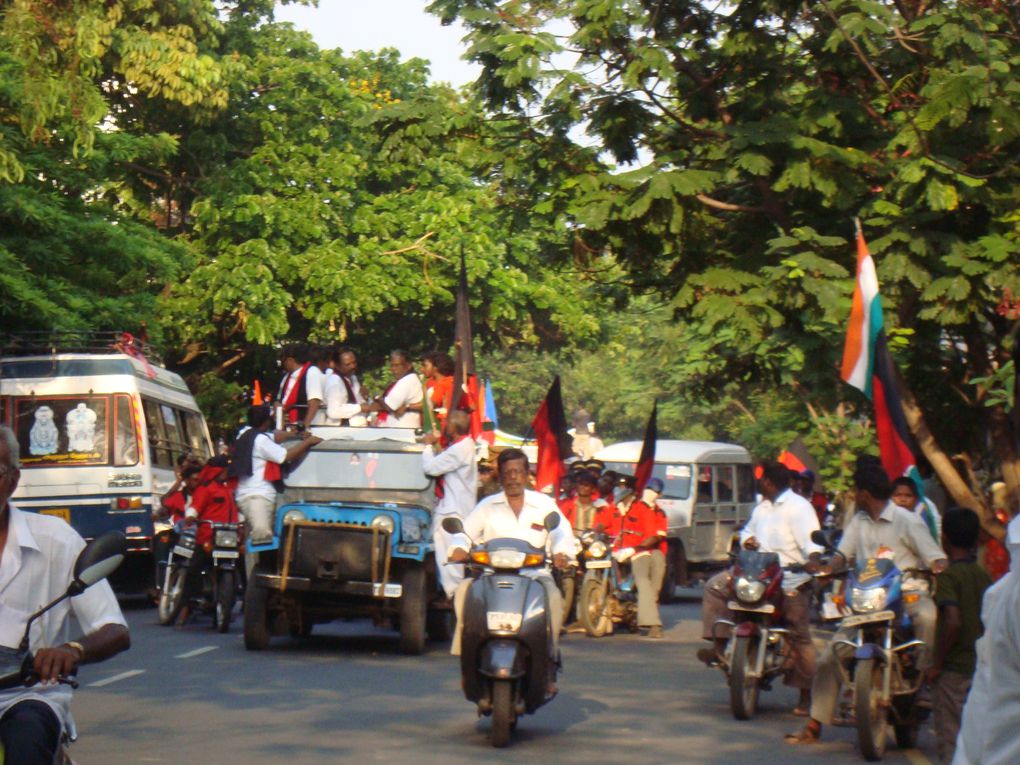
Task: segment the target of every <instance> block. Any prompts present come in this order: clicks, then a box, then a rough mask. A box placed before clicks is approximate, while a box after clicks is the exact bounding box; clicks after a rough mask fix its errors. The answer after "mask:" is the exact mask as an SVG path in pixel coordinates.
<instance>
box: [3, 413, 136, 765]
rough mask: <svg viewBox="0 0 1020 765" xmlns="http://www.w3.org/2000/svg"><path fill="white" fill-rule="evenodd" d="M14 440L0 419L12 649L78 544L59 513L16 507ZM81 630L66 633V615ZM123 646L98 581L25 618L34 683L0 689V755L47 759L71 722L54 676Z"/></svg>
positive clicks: (38, 763)
mask: <svg viewBox="0 0 1020 765" xmlns="http://www.w3.org/2000/svg"><path fill="white" fill-rule="evenodd" d="M18 458H19V450H18V440H17V438H16V437H15V435H14V433H13V432H12V431H11V430H10V428H6V427H3V426H0V652H11V651H16V650H17V647H18V645H19V643H20V642H21V636H22V634H24V631H25V626H26V624H27V623H28V619H29V617H30V616H31V615H32V614H33V613H35V612H36V611H37V610H38V609H39V608H41V607H42V606H44V605H46V604H47V603H49V602H51V601H53V600H55V599H56V598H58V597H60V596H61V595H62V594H63V593H64V591H65V590H66V589H67V586H68V585H69V584H70V583H71V581H72V579H73V571H74V562H75V559H76V558H77V557H78V553H79V552H81V549H82V548H83V547H84V546H85V540H83V539H82V538H81V537H80V536H79V535H78V532H76V531H75V530H74V529H72V528H71V527H70V526H69V525H68V524H66V523H64V521H62V520H60V519H59V518H54V517H52V516H48V515H39V514H36V513H26V512H22V511H21V510H18V509H17V508H16V507H15V506H14V505H12V504H11V503H10V501H9V500H10V497H11V495H12V494H13V493H14V489H15V488H17V485H18V479H19V478H20V477H21V469H20V464H19V462H18ZM72 611H73V612H74V616H75V618H76V619H77V621H78V624H79V625H80V627H81V629H82V633H83V634H82V635H81V636H79V637H77V638H76V639H74V640H69V638H70V637H71V633H70V629H71V624H70V618H69V617H70V615H71V612H72ZM130 645H131V638H130V635H129V633H128V628H127V624H126V623H125V621H124V616H123V614H121V612H120V607H119V606H118V605H117V599H116V598H115V597H114V595H113V590H112V589H110V585H109V583H108V582H106V581H102V582H99V583H98V584H95V585H93V586H92V587H90V588H89V589H87V590H85V591H84V592H83V593H81V594H80V595H77V596H75V597H73V598H70V599H69V600H64V601H62V602H61V603H59V604H58V605H56V606H55V607H54V608H52V609H51V610H50V611H48V612H47V613H46V614H45V615H43V616H42V617H40V618H39V619H38V620H36V622H35V623H34V624H33V627H32V632H31V640H30V645H29V647H30V649H31V650H32V651H33V653H34V654H35V665H34V666H35V671H36V672H37V673H38V675H39V680H40V682H39V683H38V684H37V685H34V686H32V687H31V688H24V687H17V688H12V689H9V690H5V691H0V742H2V743H3V747H4V756H5V758H6V759H5V761H6V762H9V763H18V765H51V763H52V762H53V761H54V759H55V756H56V752H57V748H58V746H59V744H60V736H61V733H62V732H63V730H64V729H65V728H67V727H68V726H70V725H71V716H70V712H69V706H70V703H71V688H70V686H69V685H66V684H60V683H58V682H57V681H58V680H59V679H60V678H62V677H68V676H70V675H73V674H74V673H75V670H76V669H77V667H78V666H79V665H80V664H87V663H92V662H97V661H103V660H104V659H108V658H110V657H111V656H114V655H115V654H118V653H120V652H121V651H124V650H126V649H127V648H128V647H129V646H130Z"/></svg>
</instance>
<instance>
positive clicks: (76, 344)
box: [0, 329, 163, 366]
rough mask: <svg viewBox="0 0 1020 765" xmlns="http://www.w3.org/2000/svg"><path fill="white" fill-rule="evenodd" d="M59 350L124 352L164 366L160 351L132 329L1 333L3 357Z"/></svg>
mask: <svg viewBox="0 0 1020 765" xmlns="http://www.w3.org/2000/svg"><path fill="white" fill-rule="evenodd" d="M57 353H123V354H126V355H128V356H133V357H136V358H142V357H144V358H145V359H146V360H148V361H149V362H150V363H153V364H158V365H160V366H162V365H163V359H162V358H161V357H160V355H159V352H158V351H157V350H156V349H155V348H154V347H153V346H151V345H149V344H148V343H146V342H145V341H143V340H139V339H138V338H137V337H135V336H134V335H132V334H131V333H130V332H121V331H115V330H45V329H44V330H26V331H22V332H0V356H41V355H46V356H52V355H54V354H57Z"/></svg>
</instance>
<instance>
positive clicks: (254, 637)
mask: <svg viewBox="0 0 1020 765" xmlns="http://www.w3.org/2000/svg"><path fill="white" fill-rule="evenodd" d="M269 637H270V632H269V590H267V589H266V588H265V587H259V586H258V585H256V584H255V583H251V584H249V585H248V589H247V590H245V592H244V647H245V648H247V649H248V650H249V651H264V650H265V649H266V648H268V647H269Z"/></svg>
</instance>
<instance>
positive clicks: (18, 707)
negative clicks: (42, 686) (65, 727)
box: [0, 700, 61, 765]
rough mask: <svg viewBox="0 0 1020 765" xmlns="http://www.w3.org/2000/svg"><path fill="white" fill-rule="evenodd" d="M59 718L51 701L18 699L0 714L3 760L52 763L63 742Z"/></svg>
mask: <svg viewBox="0 0 1020 765" xmlns="http://www.w3.org/2000/svg"><path fill="white" fill-rule="evenodd" d="M60 729H61V725H60V720H59V719H58V718H57V716H56V715H55V714H54V713H53V710H52V709H51V708H50V706H49V705H48V704H44V703H43V702H41V701H31V700H30V701H19V702H18V703H17V704H15V705H14V706H12V707H11V708H10V709H8V710H7V711H6V712H4V716H3V717H2V718H0V742H3V745H4V762H6V763H10V765H53V760H54V759H56V756H57V747H58V746H59V745H60Z"/></svg>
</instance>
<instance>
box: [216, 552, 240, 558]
mask: <svg viewBox="0 0 1020 765" xmlns="http://www.w3.org/2000/svg"><path fill="white" fill-rule="evenodd" d="M212 556H213V557H214V558H237V557H240V553H239V552H238V551H237V550H213V553H212Z"/></svg>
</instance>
